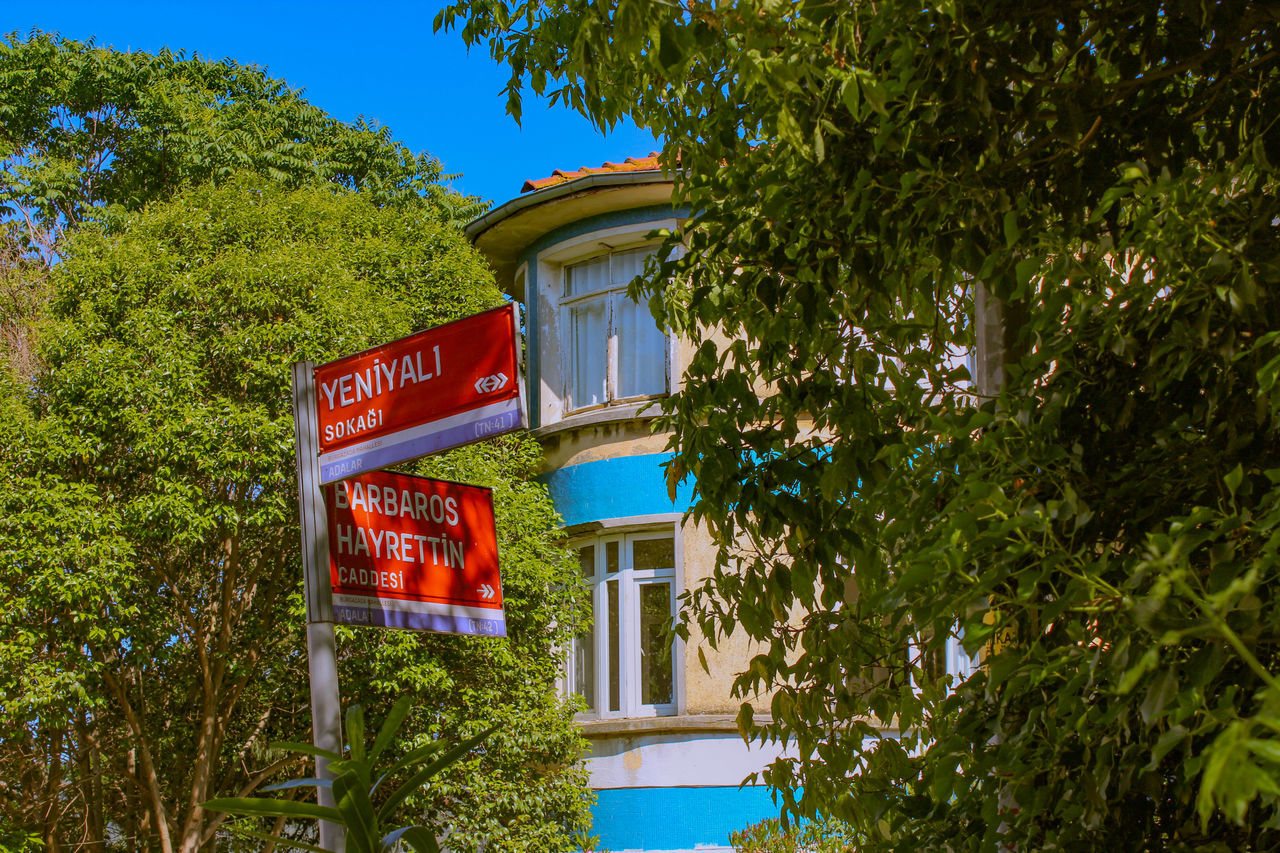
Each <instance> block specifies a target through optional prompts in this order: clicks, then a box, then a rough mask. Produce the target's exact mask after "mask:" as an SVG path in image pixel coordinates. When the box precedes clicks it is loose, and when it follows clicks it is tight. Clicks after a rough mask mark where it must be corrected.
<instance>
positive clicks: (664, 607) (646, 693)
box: [640, 583, 675, 705]
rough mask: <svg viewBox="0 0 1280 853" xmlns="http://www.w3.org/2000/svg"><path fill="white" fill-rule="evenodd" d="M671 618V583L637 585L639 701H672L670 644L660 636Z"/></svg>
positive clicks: (656, 703)
mask: <svg viewBox="0 0 1280 853" xmlns="http://www.w3.org/2000/svg"><path fill="white" fill-rule="evenodd" d="M670 618H671V584H669V583H647V584H642V585H641V586H640V702H641V704H644V705H668V704H670V703H671V702H673V701H675V697H674V695H673V691H672V677H671V644H670V643H669V642H667V639H666V637H665V636H664V634H663V628H665V627H666V624H667V620H668V619H670Z"/></svg>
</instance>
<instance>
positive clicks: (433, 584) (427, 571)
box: [325, 471, 507, 637]
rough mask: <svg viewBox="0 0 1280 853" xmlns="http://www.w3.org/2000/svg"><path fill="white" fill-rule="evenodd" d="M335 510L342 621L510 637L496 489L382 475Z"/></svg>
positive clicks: (351, 484) (361, 480) (357, 486)
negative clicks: (501, 574) (495, 507)
mask: <svg viewBox="0 0 1280 853" xmlns="http://www.w3.org/2000/svg"><path fill="white" fill-rule="evenodd" d="M325 504H326V508H327V511H328V521H329V579H330V583H331V584H332V586H333V615H334V620H335V621H337V622H344V623H346V624H349V625H378V626H382V627H385V628H406V629H409V630H414V631H439V632H443V633H450V634H484V635H488V636H497V637H503V636H506V633H507V624H506V616H505V614H504V613H503V610H502V581H501V580H500V579H499V577H498V538H497V533H496V530H495V527H494V520H493V493H492V491H491V490H489V489H486V488H483V487H481V486H467V485H463V484H461V483H450V482H446V481H444V480H428V479H427V478H425V477H413V476H410V475H408V474H393V473H391V472H388V471H374V472H370V473H368V474H361V475H359V476H356V477H353V478H351V479H349V480H346V481H345V482H341V483H337V484H336V485H332V486H329V487H328V488H326V489H325Z"/></svg>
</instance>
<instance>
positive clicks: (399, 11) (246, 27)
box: [0, 0, 658, 204]
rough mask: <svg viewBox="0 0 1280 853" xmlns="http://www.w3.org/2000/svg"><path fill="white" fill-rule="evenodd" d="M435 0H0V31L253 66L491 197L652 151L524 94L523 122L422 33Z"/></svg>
mask: <svg viewBox="0 0 1280 853" xmlns="http://www.w3.org/2000/svg"><path fill="white" fill-rule="evenodd" d="M440 5H441V4H440V3H438V2H431V3H426V4H418V3H411V2H377V0H372V2H370V3H369V4H368V5H366V6H365V7H364V8H362V9H360V10H359V11H356V10H355V9H354V8H353V4H343V3H337V2H329V0H323V2H313V3H301V2H298V3H287V2H277V1H276V0H268V2H257V3H249V2H206V3H199V2H182V0H172V2H167V3H166V2H131V0H116V2H110V3H108V2H104V0H98V2H94V3H88V2H81V1H80V0H70V1H69V2H68V0H45V2H14V0H0V29H2V30H3V32H5V33H9V32H14V31H17V32H19V33H21V34H25V33H27V32H28V31H29V30H31V29H32V28H33V27H34V28H38V29H42V30H45V31H48V32H58V33H61V34H62V35H63V36H64V37H66V38H73V39H80V40H84V39H89V38H94V39H95V40H96V42H97V44H98V45H99V46H107V45H110V46H113V47H116V48H120V49H132V50H145V51H155V50H158V49H159V48H161V47H166V46H167V47H169V48H171V49H173V50H185V51H187V53H188V54H190V53H199V54H200V55H201V56H204V57H207V58H211V59H221V58H223V57H230V58H232V59H234V60H236V61H237V62H241V63H245V64H256V65H261V66H265V67H266V68H267V70H268V72H269V73H270V74H271V76H273V77H278V78H283V79H284V80H286V81H287V82H288V83H289V85H290V86H292V87H294V88H301V89H304V90H305V91H306V96H307V99H308V100H310V101H311V103H313V104H315V105H316V106H318V107H320V108H321V109H323V110H325V111H326V112H328V113H329V114H331V115H333V116H335V117H336V118H339V119H342V120H344V121H350V120H352V119H354V118H355V117H356V116H358V115H364V116H366V117H368V118H370V119H375V120H377V121H378V122H380V123H381V124H384V125H387V126H389V127H390V128H391V130H392V133H393V134H394V135H395V137H396V138H397V139H399V140H400V141H401V142H403V143H404V144H406V145H408V146H409V147H410V148H412V149H413V150H414V151H428V152H430V153H431V154H432V155H434V156H435V157H437V158H439V159H440V160H441V162H442V163H443V164H444V167H445V171H447V172H457V173H461V176H460V177H459V178H457V179H455V180H454V181H453V185H454V187H455V188H457V189H459V190H461V191H463V192H466V193H469V194H472V195H478V196H482V197H484V198H486V199H489V200H491V201H494V202H495V203H499V204H500V203H502V202H504V201H506V200H508V199H510V198H514V197H515V196H517V195H518V194H519V193H520V186H521V184H522V183H524V181H525V179H526V178H537V177H544V176H546V175H549V174H551V172H552V170H553V169H558V168H564V169H576V168H579V167H581V166H598V165H600V164H601V163H602V162H604V161H605V160H615V161H616V160H623V159H625V158H626V157H629V156H636V155H643V154H647V153H649V151H651V150H655V149H656V148H657V147H658V144H657V143H655V142H654V140H653V137H652V136H651V135H650V134H648V133H645V132H642V131H639V130H637V129H636V128H634V127H624V128H619V129H617V130H615V131H614V132H613V133H612V134H610V136H609V137H608V138H606V137H603V136H602V135H600V134H598V133H596V132H595V131H594V130H593V129H592V127H591V125H590V124H589V123H588V122H587V121H585V120H584V119H582V118H580V117H579V116H577V114H575V113H571V112H570V111H569V110H567V109H563V108H560V107H556V108H549V107H547V106H545V105H544V104H541V103H539V102H536V101H534V100H532V99H529V98H526V102H525V106H524V116H523V119H522V121H523V126H522V127H518V126H517V125H516V123H515V121H514V120H513V119H512V118H511V117H510V116H508V115H507V114H506V112H505V110H506V101H505V98H504V97H503V96H502V95H501V90H502V87H503V85H505V83H506V79H507V76H506V74H505V72H504V70H503V69H502V68H500V67H499V66H498V65H497V64H495V63H494V61H493V60H492V59H490V58H489V55H488V53H487V51H485V50H482V49H479V48H478V49H476V50H473V51H472V52H471V53H470V54H468V52H467V50H466V48H465V47H464V46H463V44H462V39H461V38H460V37H459V36H458V35H457V34H456V33H449V34H440V35H437V34H435V33H433V32H432V30H431V22H432V20H433V19H434V18H435V14H436V11H437V10H438V9H439V8H440Z"/></svg>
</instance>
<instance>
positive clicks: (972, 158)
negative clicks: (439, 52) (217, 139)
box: [438, 0, 1280, 850]
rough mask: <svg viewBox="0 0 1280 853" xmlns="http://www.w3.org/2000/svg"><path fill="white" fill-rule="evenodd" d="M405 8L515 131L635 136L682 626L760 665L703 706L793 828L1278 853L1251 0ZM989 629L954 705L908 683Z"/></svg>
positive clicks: (1272, 305)
mask: <svg viewBox="0 0 1280 853" xmlns="http://www.w3.org/2000/svg"><path fill="white" fill-rule="evenodd" d="M438 24H439V25H442V26H446V27H447V26H452V25H458V24H462V33H463V36H464V38H466V39H467V40H468V42H469V43H478V42H485V41H487V42H488V43H489V45H490V48H491V51H492V53H493V55H494V56H495V57H497V58H499V59H502V60H505V61H506V62H508V63H509V65H510V67H511V69H512V88H511V90H510V91H511V93H512V97H513V99H515V100H514V103H513V107H514V108H515V109H516V110H517V111H518V87H519V85H520V84H521V83H525V82H527V83H528V84H529V85H530V86H531V88H532V90H533V91H534V92H537V93H541V94H549V95H551V96H552V97H553V98H558V99H561V100H563V101H565V102H566V103H568V104H569V105H571V106H572V107H574V108H576V109H578V110H580V111H581V112H583V113H585V114H587V115H589V116H590V117H592V118H593V119H594V120H595V121H596V122H597V123H598V124H600V125H602V126H608V125H610V124H612V123H613V122H615V121H616V120H618V119H619V118H620V117H621V116H624V115H629V116H630V117H631V118H632V119H633V120H635V121H636V122H637V124H639V125H640V126H642V127H645V128H648V129H650V130H653V131H655V132H658V133H661V134H663V135H664V136H665V138H666V140H667V146H666V162H667V165H668V166H669V167H671V168H672V169H673V170H677V172H676V179H677V190H676V193H677V201H679V202H683V203H687V204H688V205H689V206H690V209H691V210H692V211H694V213H693V215H692V216H691V217H690V219H689V221H688V222H687V223H686V226H685V228H684V229H683V233H682V234H681V235H679V239H681V240H682V241H683V242H684V243H685V245H686V246H687V247H688V252H687V254H686V256H685V258H684V259H683V260H682V261H679V262H675V263H671V264H668V265H666V267H665V268H664V270H663V271H662V275H660V276H658V277H657V278H655V279H654V282H656V283H652V284H650V285H649V286H648V287H649V291H650V292H652V293H654V295H655V299H654V303H653V304H654V307H655V309H656V310H657V311H658V313H659V314H660V315H661V316H662V317H663V319H665V321H666V322H668V323H669V324H670V325H671V326H672V327H674V328H675V329H677V330H679V331H680V332H681V333H682V334H684V335H686V336H688V337H689V338H691V339H692V340H693V342H694V344H695V346H696V347H697V349H696V356H695V357H694V358H693V360H692V363H691V364H690V365H689V366H688V370H687V373H686V375H685V382H684V389H683V391H682V393H681V394H679V395H678V396H676V397H674V398H672V400H671V401H670V403H669V405H668V407H667V412H668V414H669V417H668V419H667V424H668V425H669V426H670V427H671V428H673V429H674V435H675V438H674V449H675V450H676V451H677V454H678V455H677V459H676V461H675V463H674V465H673V467H672V469H671V472H670V473H671V477H672V479H673V481H675V480H679V479H680V478H681V477H684V476H686V475H691V476H693V477H694V478H696V483H697V502H696V505H695V507H694V510H693V512H694V515H695V516H697V517H698V518H699V519H701V520H702V521H703V522H705V523H706V524H708V525H710V526H711V528H712V529H713V530H714V531H715V532H716V533H717V534H718V539H719V541H720V542H721V543H722V551H721V559H720V569H719V571H718V572H717V573H716V575H715V577H714V578H712V579H711V580H710V582H709V583H708V584H707V585H706V586H704V587H702V588H701V589H697V590H694V591H693V593H692V596H691V598H690V599H689V604H690V613H691V616H692V619H693V620H694V622H695V623H696V626H697V627H698V628H700V629H701V630H702V631H704V632H706V633H707V634H709V635H711V636H722V635H725V634H728V633H730V632H732V631H744V632H745V633H746V634H748V635H749V636H751V637H753V638H756V639H758V640H760V641H761V642H763V643H766V644H767V652H766V653H764V654H762V655H760V656H759V657H758V658H756V659H755V660H753V661H752V662H751V668H750V670H749V671H748V672H745V673H744V674H743V675H742V677H741V678H740V679H739V680H738V683H737V689H738V691H739V692H740V693H742V694H744V695H747V694H750V693H751V692H752V691H754V690H756V689H767V690H770V691H772V692H773V706H772V711H773V721H772V722H771V723H769V724H767V725H765V726H763V727H759V728H756V727H753V726H752V724H751V721H750V715H749V714H744V716H743V717H742V727H743V730H744V732H745V733H747V734H752V735H755V736H758V737H765V738H768V737H785V738H788V739H790V740H791V741H792V742H793V744H794V749H795V752H794V754H795V755H796V756H797V757H796V758H793V759H788V760H783V761H780V762H778V763H776V764H774V765H773V766H772V767H771V768H770V769H769V771H768V772H767V773H766V775H765V778H766V780H767V781H768V782H769V783H771V784H772V785H774V786H776V787H777V789H778V790H779V791H780V793H781V794H782V796H783V797H784V798H785V800H786V807H787V808H788V809H789V810H790V811H792V812H795V813H797V814H800V815H810V816H812V815H814V814H815V813H816V812H819V811H821V812H823V813H826V814H831V815H833V816H835V817H838V818H840V819H843V820H846V821H849V822H850V823H852V824H853V825H854V826H855V827H856V828H858V829H859V830H860V831H861V832H864V833H865V834H867V836H868V843H867V849H877V848H878V847H881V846H882V847H884V848H885V849H890V848H892V849H903V850H917V849H921V850H930V849H947V850H980V849H981V850H992V849H996V848H997V847H999V848H1000V849H1010V848H1012V849H1026V850H1052V849H1146V850H1190V849H1202V850H1207V849H1215V850H1227V849H1233V850H1241V849H1270V848H1272V847H1274V846H1276V844H1278V843H1280V838H1278V837H1277V835H1276V830H1275V829H1273V828H1272V827H1273V826H1275V824H1276V821H1277V820H1280V811H1278V806H1280V716H1278V713H1277V712H1278V711H1280V704H1278V703H1280V682H1277V680H1276V677H1275V675H1274V673H1275V672H1276V670H1277V664H1278V663H1280V662H1278V661H1277V652H1278V650H1280V602H1277V600H1276V590H1277V589H1278V588H1280V586H1278V584H1277V577H1276V575H1277V564H1276V556H1275V555H1276V549H1277V546H1278V545H1280V536H1278V532H1280V528H1278V527H1277V524H1280V446H1278V443H1277V418H1278V417H1280V413H1278V412H1277V399H1280V398H1278V397H1277V396H1276V380H1277V376H1278V375H1280V332H1277V329H1280V302H1278V301H1277V294H1280V287H1278V285H1280V281H1278V280H1277V279H1278V278H1280V272H1278V270H1277V266H1276V258H1277V256H1278V252H1277V250H1278V249H1280V246H1278V245H1277V242H1278V240H1277V237H1278V235H1277V231H1276V223H1277V222H1278V221H1280V193H1277V189H1278V187H1277V181H1276V177H1277V176H1276V171H1275V168H1276V163H1278V162H1280V126H1278V125H1277V123H1276V121H1275V116H1274V111H1273V110H1272V109H1271V108H1270V105H1271V104H1273V103H1274V102H1275V99H1276V97H1277V94H1278V91H1277V90H1278V86H1277V83H1278V82H1280V59H1278V57H1280V53H1278V48H1280V44H1278V39H1280V21H1278V19H1277V16H1276V12H1275V9H1274V7H1272V6H1270V5H1267V4H1258V3H1251V2H1243V0H1235V2H1224V3H1214V4H1188V3H1181V2H1159V0H1125V2H1117V3H1107V4H1093V3H1065V4H1063V3H1058V4H1026V3H1010V2H995V3H992V2H984V3H977V2H963V0H962V2H944V3H938V4H920V3H916V2H909V0H884V1H883V2H877V3H875V4H866V3H858V2H855V3H832V2H827V0H795V1H794V2H778V0H739V2H735V3H732V4H711V3H702V2H691V3H686V4H668V3H662V2H657V0H615V1H614V2H608V3H589V2H585V0H567V2H562V3H554V4H550V3H549V4H539V3H524V2H521V3H505V2H500V0H476V2H473V3H470V4H461V3H460V4H458V5H456V6H454V7H452V8H451V9H449V10H446V11H445V12H444V13H442V15H441V17H440V18H439V19H438ZM664 280H669V281H671V282H672V283H671V284H669V285H663V284H662V283H661V282H663V281H664ZM979 292H980V293H981V294H982V295H983V298H982V299H981V300H975V295H976V294H978V293H979ZM975 318H976V320H977V321H978V322H977V323H975V322H974V320H975ZM990 321H998V323H999V324H998V325H995V326H992V325H989V323H990ZM993 329H994V331H992V330H993ZM978 333H982V340H981V341H980V342H979V341H978V340H977V336H978ZM713 336H715V337H718V338H719V339H720V340H727V341H729V342H730V343H729V344H728V345H724V346H717V345H715V344H714V342H713ZM977 343H981V348H980V349H979V351H978V353H977V359H976V360H974V361H970V360H969V359H965V358H964V357H963V354H964V353H965V352H970V351H972V350H973V348H974V347H975V344H977ZM966 362H969V364H966ZM970 366H972V367H974V368H976V372H977V373H978V375H979V378H980V379H981V380H982V384H981V387H979V388H974V387H972V386H971V385H970V383H969V381H968V374H969V372H970V370H969V367H970ZM997 631H999V632H1003V633H1005V634H1006V635H1012V636H1013V638H1014V642H1013V643H1011V644H1009V645H1006V646H1004V647H1002V648H1001V649H1000V650H999V651H996V650H995V649H994V648H993V649H990V650H989V653H988V654H987V655H986V658H985V666H984V667H983V668H981V669H980V670H979V671H978V672H977V673H976V674H974V675H973V676H972V677H970V678H968V679H967V680H966V681H965V682H964V683H962V684H953V685H950V687H948V685H947V684H946V682H945V681H944V680H941V679H940V680H937V681H935V680H932V679H931V678H930V677H929V676H928V675H927V673H926V670H925V668H924V667H922V666H921V665H920V664H921V662H922V660H924V659H927V658H929V657H932V656H936V655H937V654H938V653H939V652H940V651H941V648H942V646H943V645H944V643H945V642H946V638H947V637H948V636H949V635H961V636H963V638H964V644H965V646H966V648H967V650H968V651H969V652H970V653H979V652H980V651H981V650H982V649H983V647H984V645H985V644H986V642H987V640H988V639H989V638H990V637H991V636H992V635H993V634H994V633H995V632H997ZM877 718H878V719H879V720H881V721H885V722H888V723H895V724H896V725H897V726H898V727H899V731H900V735H899V736H897V737H886V736H884V734H885V733H884V731H882V729H881V728H880V727H879V726H877V725H873V724H872V722H871V720H874V719H877ZM890 733H892V730H890ZM801 790H803V797H801V796H800V795H799V793H798V792H799V791H801Z"/></svg>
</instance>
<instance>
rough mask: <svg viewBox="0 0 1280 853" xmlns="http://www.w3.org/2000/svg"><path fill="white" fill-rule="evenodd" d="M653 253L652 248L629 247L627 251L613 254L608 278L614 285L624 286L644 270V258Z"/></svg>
mask: <svg viewBox="0 0 1280 853" xmlns="http://www.w3.org/2000/svg"><path fill="white" fill-rule="evenodd" d="M652 254H653V250H652V249H631V250H630V251H627V252H615V253H614V254H613V269H612V270H610V274H609V280H610V282H609V283H610V284H612V285H613V286H614V287H626V286H627V285H628V284H630V283H631V279H633V278H635V277H636V276H638V275H640V274H642V273H643V272H644V262H645V259H646V258H648V257H649V256H650V255H652Z"/></svg>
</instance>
